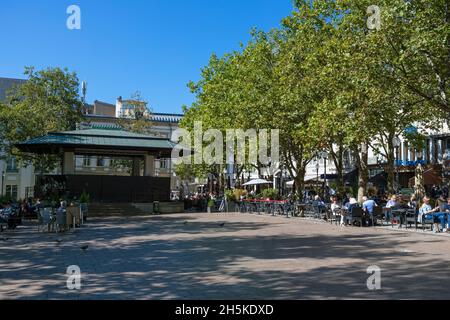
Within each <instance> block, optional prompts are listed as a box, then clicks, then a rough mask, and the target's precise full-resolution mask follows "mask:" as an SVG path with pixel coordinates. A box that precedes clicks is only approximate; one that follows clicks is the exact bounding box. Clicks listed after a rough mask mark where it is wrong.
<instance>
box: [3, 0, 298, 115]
mask: <svg viewBox="0 0 450 320" xmlns="http://www.w3.org/2000/svg"><path fill="white" fill-rule="evenodd" d="M72 4H75V5H78V6H79V7H80V8H81V30H69V29H67V27H66V20H67V18H68V17H69V15H68V14H67V13H66V9H67V7H68V6H69V5H72ZM292 8H293V7H292V1H291V0H191V1H189V0H184V1H181V0H172V1H167V0H129V1H125V0H77V1H75V0H69V1H66V0H40V1H36V0H28V1H23V0H2V1H1V4H0V39H1V43H2V46H1V47H2V49H1V50H0V77H12V78H23V77H24V76H23V69H24V67H25V66H34V67H36V69H42V68H46V67H48V66H58V67H67V68H69V70H72V71H76V72H77V74H78V77H79V78H80V80H86V81H87V82H88V94H87V101H88V102H93V101H94V100H101V101H106V102H111V103H114V102H115V100H116V98H117V97H118V96H123V97H124V98H128V97H130V95H131V94H132V93H133V92H135V91H136V90H139V91H141V93H142V96H143V97H144V98H145V99H146V100H148V101H149V103H150V106H151V107H152V109H153V111H155V112H170V113H179V112H181V107H182V105H184V104H186V105H189V104H190V103H191V102H192V101H193V98H194V97H193V96H192V95H191V94H190V92H189V90H188V88H187V87H186V84H187V83H188V81H189V80H194V81H195V80H198V79H199V74H200V69H201V68H202V67H203V66H204V65H206V64H207V62H208V60H209V57H210V55H211V54H212V53H216V54H218V55H222V54H224V53H225V52H228V51H232V50H236V49H239V43H240V42H246V41H247V40H248V39H249V32H250V29H251V28H252V27H258V28H260V29H262V30H266V31H268V30H270V29H272V28H274V27H278V26H279V25H280V21H281V19H282V18H283V17H285V16H287V15H289V14H290V12H291V11H292Z"/></svg>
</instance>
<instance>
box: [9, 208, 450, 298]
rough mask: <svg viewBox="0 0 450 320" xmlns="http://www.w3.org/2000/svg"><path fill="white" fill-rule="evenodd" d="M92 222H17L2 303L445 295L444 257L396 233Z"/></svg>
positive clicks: (172, 220)
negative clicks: (42, 228)
mask: <svg viewBox="0 0 450 320" xmlns="http://www.w3.org/2000/svg"><path fill="white" fill-rule="evenodd" d="M221 218H222V217H221ZM222 219H223V220H224V221H226V219H227V218H226V217H223V218H222ZM185 221H188V223H187V224H184V222H185ZM91 223H92V225H90V227H88V228H86V229H81V230H80V231H78V233H75V234H67V235H58V236H57V235H54V234H43V233H39V234H38V233H37V232H36V229H35V228H34V227H33V228H32V227H31V226H24V227H23V228H22V229H20V230H19V231H18V232H17V233H15V234H13V235H12V236H11V238H12V239H10V240H8V241H6V242H3V243H0V252H1V254H0V298H1V299H194V300H195V299H200V300H201V299H419V298H427V299H449V298H450V291H449V290H447V287H449V285H450V269H449V267H448V260H447V261H446V260H445V259H447V258H446V257H444V256H442V255H439V256H433V255H431V254H423V253H417V252H406V251H405V252H401V251H399V250H398V249H399V248H406V247H411V246H413V245H415V244H416V240H414V239H413V238H409V237H407V236H404V235H402V234H389V233H371V234H367V235H364V234H346V235H342V234H326V231H324V234H311V235H292V234H289V235H259V232H260V231H262V230H264V229H265V228H268V227H270V226H273V224H270V223H263V222H245V221H244V222H227V223H226V224H225V226H224V227H220V226H218V223H217V222H205V221H198V222H197V221H196V218H195V217H193V218H190V219H188V220H186V217H179V216H177V217H153V218H149V219H99V220H95V221H93V222H91ZM219 224H220V223H219ZM324 228H327V227H325V226H324ZM247 230H252V231H253V233H251V234H250V235H245V231H247ZM324 230H326V229H324ZM255 231H256V235H255ZM242 234H244V235H242ZM57 238H61V239H62V240H63V242H62V243H57V242H56V241H55V239H57ZM424 241H425V242H426V243H427V245H433V244H435V243H438V242H440V241H439V239H437V238H436V239H432V240H431V239H429V238H427V239H424ZM83 244H88V245H89V248H88V250H86V252H83V251H82V250H81V249H80V246H81V245H83ZM69 265H78V266H80V268H81V271H82V286H83V287H82V290H81V291H69V290H68V289H67V288H66V280H67V275H66V274H65V272H66V269H67V267H68V266H69ZM371 265H376V266H379V267H380V268H381V270H382V290H379V291H370V290H369V289H368V288H367V279H368V277H369V276H370V274H367V268H368V267H369V266H371Z"/></svg>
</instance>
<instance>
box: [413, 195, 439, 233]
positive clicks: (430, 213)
mask: <svg viewBox="0 0 450 320" xmlns="http://www.w3.org/2000/svg"><path fill="white" fill-rule="evenodd" d="M439 209H440V208H439V207H436V208H434V209H432V208H431V205H430V198H428V197H425V198H423V205H422V207H420V210H419V217H418V219H417V220H418V222H419V223H423V219H424V218H425V219H433V222H434V228H433V231H434V232H435V233H437V232H439V230H440V229H439V222H437V219H440V217H439V215H436V216H435V213H437V212H439ZM443 216H444V228H445V214H443Z"/></svg>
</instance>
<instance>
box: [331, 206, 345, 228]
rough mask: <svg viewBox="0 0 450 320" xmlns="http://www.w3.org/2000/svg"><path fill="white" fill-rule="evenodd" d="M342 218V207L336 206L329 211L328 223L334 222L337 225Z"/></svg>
mask: <svg viewBox="0 0 450 320" xmlns="http://www.w3.org/2000/svg"><path fill="white" fill-rule="evenodd" d="M341 218H342V209H341V208H336V209H334V210H333V211H331V215H330V223H331V224H333V222H335V224H336V225H339V224H340V223H341Z"/></svg>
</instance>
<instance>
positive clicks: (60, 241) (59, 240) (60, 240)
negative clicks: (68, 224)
mask: <svg viewBox="0 0 450 320" xmlns="http://www.w3.org/2000/svg"><path fill="white" fill-rule="evenodd" d="M55 242H56V243H57V244H61V243H62V242H63V240H62V239H56V240H55Z"/></svg>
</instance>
